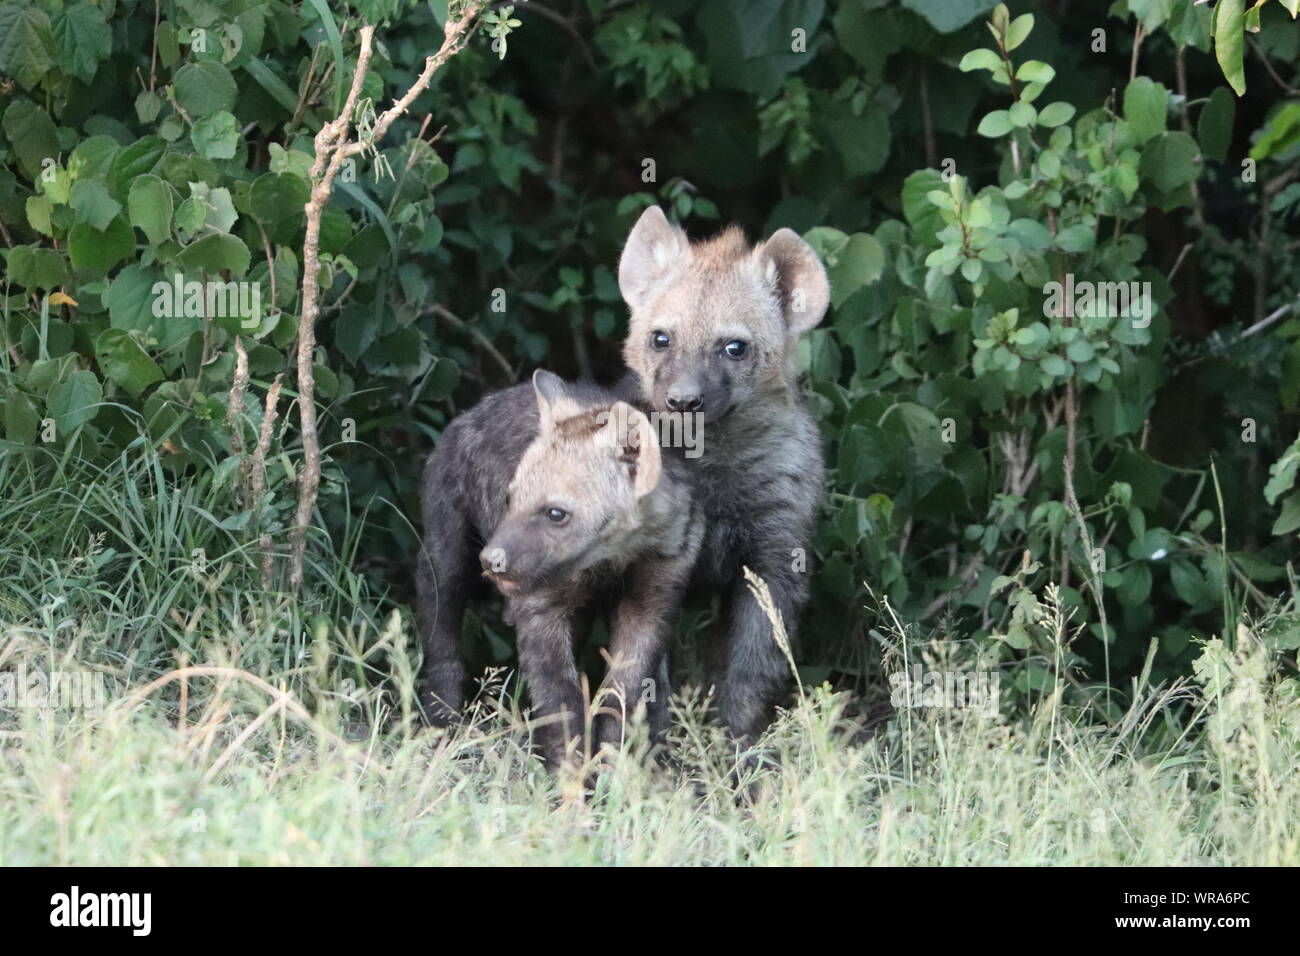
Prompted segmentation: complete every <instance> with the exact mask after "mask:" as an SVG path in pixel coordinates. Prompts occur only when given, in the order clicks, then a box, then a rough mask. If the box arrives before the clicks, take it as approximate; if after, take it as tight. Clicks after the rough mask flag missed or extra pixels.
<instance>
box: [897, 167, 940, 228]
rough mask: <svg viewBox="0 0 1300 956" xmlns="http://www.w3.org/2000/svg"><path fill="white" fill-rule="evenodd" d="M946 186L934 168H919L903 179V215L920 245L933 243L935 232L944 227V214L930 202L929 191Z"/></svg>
mask: <svg viewBox="0 0 1300 956" xmlns="http://www.w3.org/2000/svg"><path fill="white" fill-rule="evenodd" d="M944 186H945V183H944V181H943V177H942V176H941V175H940V174H939V173H938V172H936V171H935V170H933V169H918V170H917V171H916V172H914V173H912V174H911V175H910V176H908V177H907V179H905V180H903V195H902V200H903V216H904V218H906V219H907V224H908V225H909V226H911V227H912V233H913V235H914V236H915V237H916V241H917V243H918V244H919V245H922V246H929V245H932V244H933V243H934V242H935V233H937V232H938V231H939V230H940V229H942V228H943V216H942V214H941V213H940V212H939V208H938V207H937V206H935V204H934V203H932V202H930V200H929V193H931V192H933V191H934V190H936V189H943V188H944Z"/></svg>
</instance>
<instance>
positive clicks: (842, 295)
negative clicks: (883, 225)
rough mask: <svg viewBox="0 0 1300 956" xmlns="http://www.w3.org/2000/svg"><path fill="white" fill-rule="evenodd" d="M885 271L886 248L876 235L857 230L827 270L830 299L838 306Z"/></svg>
mask: <svg viewBox="0 0 1300 956" xmlns="http://www.w3.org/2000/svg"><path fill="white" fill-rule="evenodd" d="M884 271H885V250H884V247H882V246H881V245H880V241H879V240H878V239H876V237H875V236H872V235H869V234H867V233H865V232H859V233H855V234H854V235H852V236H850V237H849V241H848V242H847V243H846V244H845V245H844V248H843V249H841V250H840V253H839V257H838V259H837V260H836V263H835V265H834V266H832V267H831V268H830V269H829V270H827V272H828V275H829V278H830V281H831V302H832V303H833V304H834V305H835V306H836V307H837V308H838V307H839V306H840V305H841V304H842V303H843V302H844V301H845V300H846V299H848V297H849V296H851V295H853V293H855V292H857V291H858V290H859V289H861V288H863V287H864V286H867V285H870V284H871V283H873V282H875V281H876V280H877V279H879V278H880V276H881V274H882V273H883V272H884Z"/></svg>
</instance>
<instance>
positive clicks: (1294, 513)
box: [1273, 494, 1300, 534]
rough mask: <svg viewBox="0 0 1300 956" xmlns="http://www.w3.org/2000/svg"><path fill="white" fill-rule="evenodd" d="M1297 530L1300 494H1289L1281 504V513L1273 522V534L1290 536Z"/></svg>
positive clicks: (1299, 522)
mask: <svg viewBox="0 0 1300 956" xmlns="http://www.w3.org/2000/svg"><path fill="white" fill-rule="evenodd" d="M1297 528H1300V494H1290V495H1287V497H1286V500H1285V501H1283V502H1282V513H1281V514H1280V515H1278V516H1277V520H1276V521H1274V522H1273V533H1274V534H1290V533H1291V532H1292V531H1295V530H1296V529H1297Z"/></svg>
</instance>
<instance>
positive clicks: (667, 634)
mask: <svg viewBox="0 0 1300 956" xmlns="http://www.w3.org/2000/svg"><path fill="white" fill-rule="evenodd" d="M681 472H682V467H681V464H680V463H679V462H677V461H675V460H673V459H672V458H664V457H663V456H661V455H660V449H659V443H658V439H657V436H656V435H655V433H654V431H653V429H652V428H651V427H650V423H649V421H648V420H647V419H646V416H645V415H643V414H642V413H641V412H639V411H637V410H636V409H635V408H633V407H632V406H630V405H628V404H627V403H625V402H620V401H617V399H616V397H615V396H614V395H613V394H612V393H611V392H608V391H606V390H603V389H599V388H596V387H594V386H579V385H570V384H566V383H564V382H563V381H562V380H561V379H559V378H557V377H556V376H555V375H552V374H550V373H549V372H540V371H539V372H537V373H536V374H535V375H534V376H533V385H532V386H528V385H519V386H516V387H514V388H511V389H507V390H505V391H502V392H497V393H495V394H493V395H490V396H488V397H487V398H485V399H484V400H483V401H482V402H480V403H479V404H478V405H476V406H475V407H474V408H473V409H471V410H470V411H468V412H466V413H465V414H464V415H461V416H460V417H459V418H457V419H455V420H454V421H453V422H452V423H451V424H450V425H449V426H448V427H447V428H446V430H445V431H444V432H443V433H442V437H441V439H440V440H439V442H438V445H437V447H436V448H435V449H434V451H433V453H432V454H431V455H430V456H429V460H428V462H427V463H426V465H425V469H424V489H423V505H424V529H425V533H424V549H423V553H422V554H421V556H420V560H419V568H418V574H417V586H418V589H419V600H418V610H419V617H420V630H421V633H422V636H423V640H424V665H423V668H422V670H421V684H422V692H421V702H422V704H423V705H424V707H425V711H426V713H427V714H428V715H429V717H430V719H432V720H433V721H434V722H436V723H446V722H448V721H450V720H452V719H453V718H454V717H455V715H456V714H457V713H458V712H459V710H460V707H461V704H462V694H463V683H464V678H465V671H464V665H463V664H462V662H461V659H460V653H459V650H458V641H459V636H460V627H461V617H462V613H463V611H464V608H465V600H466V596H467V595H468V593H469V591H470V588H471V585H472V583H473V582H474V580H475V579H477V578H478V577H480V576H483V577H487V578H488V579H489V580H491V581H492V582H493V583H494V584H495V585H496V586H497V588H498V589H499V590H500V591H501V593H502V595H503V596H504V597H505V599H506V617H507V620H508V621H510V622H512V623H513V624H514V625H515V628H516V633H517V635H518V645H519V662H520V667H521V670H522V672H523V675H524V678H525V680H526V681H527V684H528V688H529V694H530V696H531V699H532V705H533V711H534V715H535V716H537V717H555V718H557V719H556V720H554V721H549V722H547V725H546V726H545V727H542V728H539V735H538V736H539V743H540V746H541V751H542V755H543V756H544V757H545V759H546V760H547V762H548V763H549V764H551V765H552V766H556V765H558V764H559V763H560V762H561V761H562V760H563V759H564V756H565V754H566V752H567V751H569V750H570V749H571V746H572V741H573V738H575V737H577V736H579V735H580V734H581V733H582V731H583V727H584V720H583V700H582V692H581V687H580V684H579V680H578V671H577V667H576V665H575V662H574V640H575V637H576V636H577V635H575V621H577V620H581V619H582V616H583V612H584V610H585V609H586V608H588V607H589V606H590V605H591V604H592V603H593V602H594V601H597V600H598V599H599V598H600V597H601V596H602V595H603V594H605V593H607V592H609V591H611V589H612V588H613V587H614V586H617V588H618V595H619V597H618V600H617V603H616V605H615V607H614V612H613V621H612V639H611V643H610V657H611V663H610V667H609V672H608V673H607V675H606V678H605V681H604V683H603V684H602V685H601V691H600V692H598V694H597V701H598V702H599V704H600V705H601V707H602V709H603V713H604V714H605V715H606V716H602V718H601V719H600V720H598V721H597V722H596V727H597V738H598V742H599V743H603V742H606V741H610V742H616V741H617V740H618V739H619V736H620V734H621V729H622V716H623V713H624V706H625V708H626V713H628V714H629V715H630V714H631V712H632V711H633V710H634V709H635V708H636V707H637V706H638V705H639V704H640V703H642V702H643V701H644V702H645V703H646V704H647V705H648V706H649V708H650V711H651V714H650V716H651V722H652V725H655V724H662V719H663V715H664V713H665V712H666V711H665V707H664V704H665V700H666V697H667V694H668V684H667V651H668V644H669V641H670V638H671V634H672V627H673V621H674V618H675V615H676V611H677V608H678V606H679V604H680V599H681V594H682V591H683V590H684V588H685V586H686V584H687V582H688V580H689V577H690V572H691V568H692V567H693V565H694V563H695V559H696V557H697V554H698V549H699V544H700V539H701V537H702V533H703V524H702V521H701V520H700V519H699V517H698V515H697V513H696V509H695V505H694V503H693V499H692V497H691V495H690V493H689V491H688V488H687V484H686V482H685V480H684V478H683V476H682V473H681ZM648 682H653V683H648ZM647 689H650V690H652V691H653V693H652V694H650V695H646V693H645V691H646V690H647Z"/></svg>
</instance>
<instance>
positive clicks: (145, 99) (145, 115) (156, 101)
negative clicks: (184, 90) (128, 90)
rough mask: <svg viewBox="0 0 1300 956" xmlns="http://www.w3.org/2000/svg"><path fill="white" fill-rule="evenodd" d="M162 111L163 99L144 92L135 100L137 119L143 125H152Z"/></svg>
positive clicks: (155, 94)
mask: <svg viewBox="0 0 1300 956" xmlns="http://www.w3.org/2000/svg"><path fill="white" fill-rule="evenodd" d="M161 111H162V97H161V96H159V95H158V94H157V93H154V92H151V91H149V90H144V91H143V92H141V93H140V95H139V96H137V97H136V98H135V117H136V119H138V120H139V121H140V122H141V123H152V122H153V121H154V120H156V119H157V118H158V114H159V113H160V112H161Z"/></svg>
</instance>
